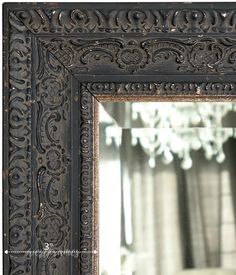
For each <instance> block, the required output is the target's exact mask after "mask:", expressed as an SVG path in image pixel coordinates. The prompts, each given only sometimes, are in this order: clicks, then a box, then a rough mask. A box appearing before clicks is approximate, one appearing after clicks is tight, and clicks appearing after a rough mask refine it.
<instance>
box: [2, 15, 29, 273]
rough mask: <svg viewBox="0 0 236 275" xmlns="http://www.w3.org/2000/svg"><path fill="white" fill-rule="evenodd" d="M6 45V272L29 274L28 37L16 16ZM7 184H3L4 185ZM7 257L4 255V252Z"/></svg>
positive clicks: (13, 18)
mask: <svg viewBox="0 0 236 275" xmlns="http://www.w3.org/2000/svg"><path fill="white" fill-rule="evenodd" d="M9 20H10V45H9V59H10V60H9V61H10V66H9V82H10V83H9V102H8V107H7V109H6V110H5V111H7V112H8V114H9V116H8V117H9V133H8V135H9V138H8V142H9V151H8V158H9V164H8V165H9V167H8V169H9V171H8V190H6V192H7V193H8V196H9V197H8V198H6V199H7V202H8V208H7V209H6V210H7V211H8V215H9V221H8V222H9V224H5V225H4V226H5V228H8V226H9V229H8V232H6V233H7V235H8V238H9V244H8V247H7V250H9V264H10V269H9V274H11V275H15V274H31V264H32V261H31V257H30V255H29V254H27V253H26V252H21V253H19V251H28V250H31V249H32V246H31V245H32V244H31V237H32V230H31V222H32V217H31V211H32V203H31V153H32V146H31V76H30V74H31V37H30V35H29V33H28V32H27V29H26V27H25V26H24V25H22V24H21V22H19V20H18V19H17V18H16V17H15V16H10V18H9ZM5 188H6V187H5ZM5 256H6V257H7V255H5Z"/></svg>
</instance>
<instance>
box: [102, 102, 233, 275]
mask: <svg viewBox="0 0 236 275" xmlns="http://www.w3.org/2000/svg"><path fill="white" fill-rule="evenodd" d="M235 124H236V104H235V103H232V102H224V103H219V102H218V103H216V102H122V103H117V102H104V103H100V107H99V201H100V202H99V213H100V214H99V216H100V217H99V219H100V220H99V223H100V224H99V227H100V230H99V239H100V240H99V242H100V243H99V247H100V248H99V258H100V260H99V262H100V274H101V275H182V274H185V275H188V274H189V275H216V274H217V275H221V274H222V275H230V274H231V275H235V274H236V226H235V225H236V168H235V167H236V125H235Z"/></svg>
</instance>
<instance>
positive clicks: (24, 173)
mask: <svg viewBox="0 0 236 275" xmlns="http://www.w3.org/2000/svg"><path fill="white" fill-rule="evenodd" d="M53 5H54V4H53ZM53 5H52V4H50V3H49V4H40V5H39V4H36V5H35V4H29V5H23V7H22V8H20V6H19V5H15V6H16V7H15V6H14V5H11V6H9V7H7V9H5V11H9V9H10V15H9V17H7V18H5V19H6V21H7V24H8V25H9V32H8V33H7V35H6V37H7V39H9V42H8V47H7V53H8V58H9V60H8V63H9V66H8V67H7V69H6V68H5V72H8V71H9V73H8V75H7V76H6V79H5V80H6V82H7V83H9V87H8V88H7V89H6V91H5V94H7V96H6V98H7V99H6V100H5V106H6V111H7V113H8V115H7V119H6V120H5V123H8V121H9V123H8V124H9V125H7V127H6V128H5V129H6V131H7V132H5V141H6V142H5V143H6V144H7V146H6V148H5V152H6V154H5V155H6V156H5V160H6V162H7V163H6V164H5V167H7V170H8V173H7V171H4V172H5V178H6V181H5V182H6V185H5V187H4V194H5V195H4V200H5V209H4V211H5V215H6V217H7V220H6V224H5V225H4V226H5V229H4V233H5V247H4V249H5V250H9V251H12V252H14V251H15V252H18V253H9V254H5V267H4V270H5V273H4V275H8V274H11V275H17V274H26V275H67V274H70V275H75V274H80V275H97V267H96V266H95V265H96V264H95V263H96V259H95V258H96V257H95V256H94V255H93V254H92V253H91V251H92V250H93V249H94V247H96V245H95V244H94V243H95V242H96V241H97V240H96V238H97V236H96V234H95V231H94V224H95V216H94V207H95V205H94V173H95V172H94V171H95V168H94V146H95V141H94V136H93V135H94V127H95V120H94V116H95V115H94V103H95V98H100V99H103V98H104V99H107V98H112V97H113V96H115V97H117V98H118V97H122V98H125V97H126V98H127V97H133V98H134V99H135V100H138V99H139V98H143V96H147V97H150V98H153V99H155V98H157V97H158V98H159V99H163V100H165V99H167V98H172V96H178V97H183V96H185V95H187V96H191V97H192V99H194V98H195V99H197V97H198V96H199V95H204V96H210V97H212V98H213V97H214V96H224V97H225V98H227V99H232V96H235V94H236V82H235V81H234V79H233V77H234V75H235V73H236V39H235V36H234V34H235V31H236V6H235V8H234V9H226V10H225V9H223V8H217V9H213V8H212V7H210V8H209V6H208V8H204V7H205V6H204V5H202V7H199V8H198V9H195V8H194V9H191V5H187V6H188V8H182V7H181V8H178V5H175V8H168V9H167V8H165V9H164V8H162V7H163V5H162V6H161V8H159V6H158V5H155V7H154V8H148V6H149V4H147V7H143V6H142V8H138V6H137V5H136V6H135V7H130V5H127V8H125V7H126V6H124V7H123V6H122V7H121V6H119V7H120V8H112V7H111V5H110V6H106V7H105V6H104V5H102V7H103V8H100V7H101V6H99V4H96V5H95V6H94V5H90V6H89V8H81V7H80V4H77V3H74V4H73V5H74V6H75V7H74V8H71V4H70V5H68V6H67V4H65V5H61V6H60V5H58V4H55V5H54V7H53ZM82 6H83V5H82ZM96 6H97V8H96ZM7 14H8V12H7ZM6 16H8V15H5V17H6ZM8 63H7V64H8ZM7 64H6V65H7ZM86 75H87V76H88V77H89V76H90V75H92V76H93V78H91V79H93V81H92V80H91V81H86V82H85V81H82V82H81V80H80V77H83V76H86ZM113 75H120V76H124V75H126V76H127V75H128V76H130V77H131V78H130V79H129V81H128V82H124V81H122V80H121V78H120V79H119V78H118V80H117V78H116V81H115V80H114V79H113ZM142 75H143V76H145V77H146V76H148V75H154V76H159V79H160V78H162V77H164V76H165V75H170V76H173V77H174V76H176V78H175V80H173V79H172V80H171V79H170V80H168V81H150V82H148V81H139V80H138V81H133V80H132V77H133V76H134V77H135V76H136V77H139V76H142ZM98 76H104V77H103V81H97V80H96V77H98ZM196 76H197V77H199V76H201V77H203V76H204V77H206V78H207V81H204V80H202V81H200V80H199V81H198V80H196ZM77 77H79V78H78V80H76V81H77V83H80V84H79V88H78V87H77V86H76V88H73V89H72V82H73V81H74V82H75V79H76V78H77ZM185 77H186V79H185ZM213 77H215V78H214V80H213ZM206 78H205V79H206ZM108 79H109V80H108ZM72 80H73V81H72ZM74 82H73V83H74ZM73 87H74V86H73ZM78 90H79V94H78V95H77V93H78ZM75 95H76V96H75ZM72 102H73V104H74V105H75V102H77V103H76V104H77V105H76V108H78V112H74V109H73V112H72ZM74 105H73V106H74ZM77 113H78V115H75V114H77ZM74 121H76V123H77V122H78V123H77V124H76V123H74ZM72 123H73V125H77V126H76V127H78V129H79V131H78V137H76V138H77V139H76V142H77V143H78V146H75V144H72V140H73V139H72V136H73V135H74V132H75V129H73V127H72ZM73 142H75V141H73ZM5 143H4V144H5ZM72 148H78V151H77V152H72ZM72 154H73V156H76V157H77V161H78V167H75V164H73V165H72V162H73V158H72ZM74 163H77V162H74ZM72 167H73V169H74V170H73V171H72ZM75 173H79V175H78V180H77V181H75V182H73V181H72V174H73V175H74V174H75ZM72 190H73V191H72ZM75 190H77V191H75ZM72 201H73V202H76V203H77V204H78V205H77V208H78V213H74V212H73V206H72ZM77 208H76V209H77ZM72 212H73V217H75V219H74V220H73V219H72ZM76 223H77V224H78V232H74V229H73V228H76V226H74V224H76ZM73 242H74V243H75V244H73ZM76 242H77V243H76ZM71 244H73V247H77V248H78V249H80V250H82V251H83V252H84V253H81V254H80V255H79V258H78V259H76V260H75V259H73V263H75V261H78V262H77V263H76V264H75V265H73V266H72V264H71V263H72V262H71V261H72V259H71V257H68V256H62V255H60V254H53V253H48V254H47V253H45V255H44V257H39V256H38V255H33V256H32V255H30V254H29V253H26V252H21V253H19V251H33V250H44V251H45V252H46V251H48V249H49V251H59V250H68V249H70V248H71Z"/></svg>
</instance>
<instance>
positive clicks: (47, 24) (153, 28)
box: [15, 6, 236, 34]
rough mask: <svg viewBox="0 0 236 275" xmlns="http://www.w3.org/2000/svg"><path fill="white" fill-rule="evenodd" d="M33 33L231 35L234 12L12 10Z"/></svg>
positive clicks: (235, 25)
mask: <svg viewBox="0 0 236 275" xmlns="http://www.w3.org/2000/svg"><path fill="white" fill-rule="evenodd" d="M15 14H16V15H17V16H18V17H19V18H20V19H21V20H22V21H23V22H24V24H25V25H26V26H27V27H28V28H29V29H30V30H31V31H32V32H35V33H177V34H178V33H233V32H235V31H236V11H235V10H229V9H228V10H224V9H215V10H214V9H191V8H190V9H189V8H188V9H184V8H183V9H158V8H154V9H152V10H151V9H146V8H145V7H140V8H136V9H114V8H113V9H109V8H104V9H79V8H77V9H69V8H68V9H65V8H62V9H59V8H57V9H54V8H51V7H50V6H48V7H46V8H45V9H40V8H38V9H31V10H26V9H25V10H24V9H23V10H20V11H15Z"/></svg>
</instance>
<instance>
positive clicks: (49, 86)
mask: <svg viewBox="0 0 236 275" xmlns="http://www.w3.org/2000/svg"><path fill="white" fill-rule="evenodd" d="M35 66H36V68H37V70H36V79H37V80H36V87H35V88H36V100H35V119H36V122H37V123H36V139H35V141H36V144H35V147H36V149H37V150H36V154H35V157H36V162H37V177H36V182H37V185H36V188H35V194H36V198H35V199H36V201H37V202H38V203H37V210H36V217H37V219H36V229H35V230H36V238H37V248H38V249H43V248H44V246H45V244H46V245H49V246H50V249H51V250H53V251H57V250H61V251H65V250H69V242H70V214H69V204H70V201H69V199H70V185H69V181H70V161H71V160H70V159H71V149H70V146H71V144H70V123H71V120H70V98H71V90H70V77H69V75H68V72H67V71H66V70H65V68H64V67H63V66H62V65H61V64H60V63H59V62H58V61H57V60H55V58H54V57H53V56H52V55H51V54H50V53H48V52H47V50H46V49H45V48H44V47H42V46H40V45H39V47H38V51H37V56H36V64H35ZM52 260H53V272H54V273H55V272H56V273H57V274H64V273H66V272H68V270H69V261H70V257H65V255H60V254H59V255H56V256H55V255H53V254H49V255H48V257H47V258H46V259H44V258H42V257H41V258H40V257H39V258H37V263H36V264H37V266H38V267H39V268H40V270H41V271H40V272H41V273H40V274H44V273H45V274H47V272H48V271H47V264H48V262H49V261H52Z"/></svg>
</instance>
